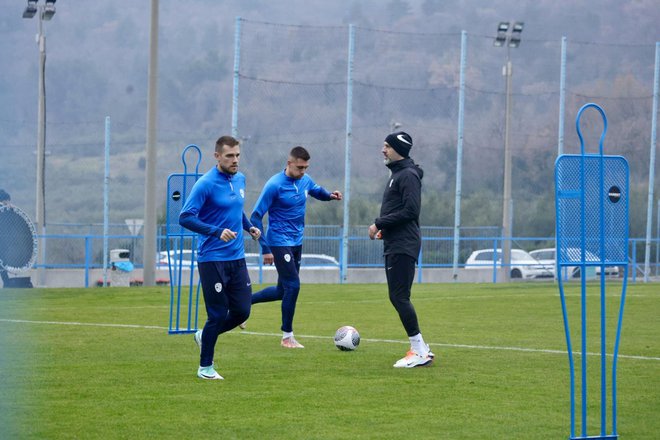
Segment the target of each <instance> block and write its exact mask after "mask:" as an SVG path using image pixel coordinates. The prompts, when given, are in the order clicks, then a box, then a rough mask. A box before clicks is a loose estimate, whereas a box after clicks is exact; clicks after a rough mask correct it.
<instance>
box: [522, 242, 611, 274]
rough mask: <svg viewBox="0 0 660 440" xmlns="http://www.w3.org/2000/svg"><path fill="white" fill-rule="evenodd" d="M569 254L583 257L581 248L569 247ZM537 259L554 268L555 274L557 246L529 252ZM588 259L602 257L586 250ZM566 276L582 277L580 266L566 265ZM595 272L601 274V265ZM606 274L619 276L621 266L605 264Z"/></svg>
mask: <svg viewBox="0 0 660 440" xmlns="http://www.w3.org/2000/svg"><path fill="white" fill-rule="evenodd" d="M567 252H568V254H569V255H570V256H571V257H572V258H574V259H575V261H578V260H579V259H580V258H581V253H580V249H579V248H567ZM529 254H530V255H531V256H532V257H533V258H534V259H535V260H536V261H538V262H539V263H540V264H542V265H544V266H545V267H547V268H549V269H550V270H552V274H553V276H554V275H555V273H556V268H555V248H545V249H536V250H533V251H531V252H530V253H529ZM585 260H586V261H600V259H599V258H598V257H597V256H596V255H594V254H593V253H592V252H590V251H586V252H585ZM563 270H564V272H562V273H563V274H564V276H565V277H566V278H580V266H564V268H563ZM595 273H596V275H597V276H600V266H596V267H595ZM605 276H612V277H618V276H619V266H605Z"/></svg>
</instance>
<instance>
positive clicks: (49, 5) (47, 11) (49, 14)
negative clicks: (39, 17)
mask: <svg viewBox="0 0 660 440" xmlns="http://www.w3.org/2000/svg"><path fill="white" fill-rule="evenodd" d="M56 1H57V0H46V5H45V6H44V12H43V19H44V20H50V19H51V18H53V15H55V2H56Z"/></svg>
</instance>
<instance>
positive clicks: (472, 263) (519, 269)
mask: <svg viewBox="0 0 660 440" xmlns="http://www.w3.org/2000/svg"><path fill="white" fill-rule="evenodd" d="M493 257H495V258H493ZM494 264H497V267H498V268H499V267H502V250H501V249H497V250H493V249H479V250H476V251H474V252H472V253H471V254H470V256H469V257H468V259H467V260H466V261H465V268H466V269H488V268H490V269H492V268H493V265H494ZM510 275H511V278H523V279H531V278H550V277H552V276H553V273H552V271H551V270H548V268H546V267H545V266H544V265H542V264H539V263H538V261H536V260H535V259H534V258H532V256H531V255H529V254H528V253H527V252H525V251H524V250H522V249H511V272H510Z"/></svg>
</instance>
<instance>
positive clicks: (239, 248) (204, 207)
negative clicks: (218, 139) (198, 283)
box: [179, 167, 252, 263]
mask: <svg viewBox="0 0 660 440" xmlns="http://www.w3.org/2000/svg"><path fill="white" fill-rule="evenodd" d="M244 203H245V176H244V175H243V174H242V173H236V174H234V175H230V174H225V173H223V172H221V171H220V170H218V168H217V167H214V168H213V169H211V170H209V171H208V172H206V173H205V174H204V175H203V176H202V177H200V178H199V180H197V182H195V185H193V187H192V189H191V190H190V194H189V195H188V199H187V200H186V203H185V204H184V205H183V208H181V213H180V214H179V224H180V225H181V226H183V227H185V228H188V229H190V230H191V231H193V232H197V233H198V234H200V237H199V247H198V250H199V252H198V255H197V260H198V261H199V262H200V263H204V262H207V261H232V260H239V259H241V258H245V250H244V245H243V229H245V230H246V231H247V230H249V229H250V228H251V227H252V224H251V223H250V221H249V220H248V218H247V216H246V215H245V213H244V212H243V204H244ZM224 229H229V230H231V231H234V232H236V233H237V235H236V238H235V239H234V240H230V241H228V242H226V243H225V242H224V241H222V240H221V239H220V238H219V237H220V235H221V234H222V231H223V230H224Z"/></svg>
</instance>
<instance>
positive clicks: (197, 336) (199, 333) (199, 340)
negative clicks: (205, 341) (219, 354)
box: [193, 329, 202, 350]
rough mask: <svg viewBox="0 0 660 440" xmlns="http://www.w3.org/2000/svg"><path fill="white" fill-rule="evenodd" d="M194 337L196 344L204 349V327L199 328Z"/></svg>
mask: <svg viewBox="0 0 660 440" xmlns="http://www.w3.org/2000/svg"><path fill="white" fill-rule="evenodd" d="M193 339H194V340H195V344H197V346H198V347H199V349H200V350H201V349H202V329H199V330H197V331H196V332H195V334H194V335H193Z"/></svg>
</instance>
